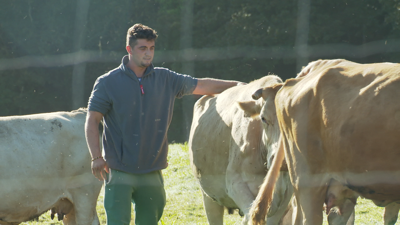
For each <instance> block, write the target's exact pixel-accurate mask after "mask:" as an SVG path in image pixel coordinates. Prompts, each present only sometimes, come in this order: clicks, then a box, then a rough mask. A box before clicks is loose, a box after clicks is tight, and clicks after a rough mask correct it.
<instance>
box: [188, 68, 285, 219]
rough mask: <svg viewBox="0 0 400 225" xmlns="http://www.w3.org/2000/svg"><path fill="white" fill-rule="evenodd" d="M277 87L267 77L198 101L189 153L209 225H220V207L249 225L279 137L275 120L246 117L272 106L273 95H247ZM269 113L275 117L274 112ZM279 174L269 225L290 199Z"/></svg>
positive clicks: (274, 81) (273, 78) (278, 215)
mask: <svg viewBox="0 0 400 225" xmlns="http://www.w3.org/2000/svg"><path fill="white" fill-rule="evenodd" d="M280 82H282V81H281V79H280V78H279V77H277V76H272V75H271V76H266V77H263V78H261V79H258V80H255V81H253V82H251V83H249V84H247V85H242V86H236V87H232V88H230V89H228V90H226V91H224V92H223V93H221V94H219V95H218V96H216V97H212V96H204V97H202V98H201V99H199V100H198V101H197V102H196V104H195V106H194V115H193V122H192V127H191V131H190V138H189V148H190V156H191V164H192V168H193V172H194V174H195V177H196V178H197V179H198V180H199V182H200V185H201V188H202V192H203V201H204V207H205V210H206V214H207V219H208V222H209V224H212V225H222V224H223V214H224V207H226V208H228V209H231V210H230V211H232V209H239V211H240V213H242V214H244V215H245V218H244V220H243V223H246V222H247V219H248V215H247V213H248V211H249V208H250V206H251V204H252V202H253V200H254V199H255V196H256V195H257V193H258V189H259V186H260V185H261V184H262V182H263V179H264V176H265V174H266V172H267V161H271V160H272V158H273V153H274V150H275V149H276V147H277V143H278V138H279V135H280V133H279V127H278V124H277V121H269V120H268V121H267V120H262V119H260V118H258V117H254V118H251V117H250V116H248V114H249V113H255V114H259V113H260V111H261V110H262V108H263V106H264V105H268V104H274V102H273V100H272V101H271V99H274V97H275V96H268V95H265V96H262V98H259V100H257V101H254V100H253V99H252V96H251V94H252V93H254V92H255V91H256V90H258V89H260V88H262V87H265V86H268V85H273V84H276V83H280ZM238 101H240V102H241V103H239V104H240V107H239V106H238V104H237V102H238ZM250 106H254V107H253V108H254V110H253V111H254V112H245V111H244V110H242V109H244V108H249V107H250ZM241 108H242V109H241ZM270 113H273V114H275V111H271V112H270ZM263 127H264V129H263ZM281 175H282V176H281V179H280V182H281V185H280V188H277V189H276V193H275V195H274V201H273V204H274V207H273V209H271V211H270V213H269V215H270V217H269V220H268V224H274V225H277V224H278V223H279V222H280V221H281V219H282V217H283V215H284V214H285V212H286V208H287V205H288V203H289V201H290V198H291V196H292V190H288V188H289V189H290V188H291V185H289V184H290V183H289V177H288V175H287V172H282V173H281ZM280 205H283V207H279V206H280Z"/></svg>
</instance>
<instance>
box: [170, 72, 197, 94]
mask: <svg viewBox="0 0 400 225" xmlns="http://www.w3.org/2000/svg"><path fill="white" fill-rule="evenodd" d="M169 72H170V74H169V75H170V77H172V78H173V79H172V80H173V83H174V85H173V87H174V90H175V96H176V97H177V98H182V97H183V96H184V95H190V94H192V93H193V91H194V89H195V88H196V86H197V79H196V78H194V77H191V76H189V75H185V74H180V73H176V72H174V71H169Z"/></svg>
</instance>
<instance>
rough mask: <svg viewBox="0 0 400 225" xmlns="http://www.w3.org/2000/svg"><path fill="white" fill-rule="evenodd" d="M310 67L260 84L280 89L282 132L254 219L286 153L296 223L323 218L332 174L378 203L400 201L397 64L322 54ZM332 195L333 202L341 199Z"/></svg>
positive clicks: (260, 216)
mask: <svg viewBox="0 0 400 225" xmlns="http://www.w3.org/2000/svg"><path fill="white" fill-rule="evenodd" d="M307 67H308V68H307ZM307 67H306V68H305V70H303V71H305V72H304V73H300V74H299V76H298V77H297V78H293V79H288V80H286V81H285V82H284V83H282V84H276V85H273V86H270V87H265V88H264V89H263V91H262V92H271V91H272V92H275V93H276V95H275V105H274V107H275V108H276V116H277V119H278V122H279V127H280V130H281V137H280V140H279V147H278V152H277V154H276V156H275V158H274V160H273V163H272V165H271V168H270V170H269V171H268V175H267V177H266V179H265V180H264V183H263V184H262V186H261V188H260V192H259V194H258V195H257V198H256V200H255V201H254V204H253V206H252V208H251V210H250V211H251V212H250V214H251V220H252V223H253V224H262V223H263V222H264V220H265V214H266V210H268V208H269V207H270V203H271V200H272V192H273V190H274V185H275V182H276V180H277V178H278V174H279V170H280V167H281V164H282V162H283V160H284V159H285V161H286V164H287V167H288V170H289V175H290V180H291V183H292V186H293V189H294V195H295V200H296V202H297V207H296V210H295V211H294V221H293V222H294V224H322V211H321V208H322V206H323V204H324V202H326V201H328V202H329V197H328V199H327V191H328V190H329V189H332V187H330V186H329V184H331V183H332V182H334V183H336V184H339V185H342V186H344V187H346V188H348V189H350V190H352V191H353V192H355V193H356V194H357V195H360V196H362V197H364V198H367V199H371V200H372V201H373V202H374V203H375V204H377V205H378V206H388V207H391V208H392V209H393V208H396V207H393V203H395V202H399V201H400V192H399V191H398V190H399V188H400V164H399V163H398V161H399V160H400V151H399V146H400V138H399V132H400V102H399V101H398V99H399V98H400V65H399V64H395V63H375V64H359V63H354V62H351V61H347V60H344V59H337V60H318V61H315V62H312V63H310V64H309V65H308V66H307ZM271 115H272V114H268V115H265V117H267V118H268V117H269V116H271ZM269 119H273V118H269ZM332 193H334V192H332ZM341 197H343V196H341ZM344 198H345V199H346V198H347V197H346V195H345V196H344ZM332 199H333V204H332V205H335V204H339V205H340V204H342V203H343V202H344V201H336V200H335V199H336V197H335V198H332ZM335 201H336V202H335ZM397 209H398V208H397ZM396 217H397V216H396ZM385 220H386V219H385ZM267 221H268V220H267ZM385 224H390V221H385Z"/></svg>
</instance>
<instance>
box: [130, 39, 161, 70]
mask: <svg viewBox="0 0 400 225" xmlns="http://www.w3.org/2000/svg"><path fill="white" fill-rule="evenodd" d="M154 48H155V41H154V40H151V41H148V40H147V39H138V40H137V43H136V45H135V46H133V47H131V46H128V47H127V50H128V53H129V54H130V55H131V61H133V62H134V63H135V65H136V66H138V67H148V66H150V64H151V62H152V61H153V57H154ZM129 50H130V51H129Z"/></svg>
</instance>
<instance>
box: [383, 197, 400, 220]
mask: <svg viewBox="0 0 400 225" xmlns="http://www.w3.org/2000/svg"><path fill="white" fill-rule="evenodd" d="M399 210H400V204H397V203H395V202H393V203H390V204H389V205H387V206H386V207H385V212H384V214H383V218H384V223H385V225H394V224H395V223H396V221H397V216H398V214H399Z"/></svg>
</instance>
